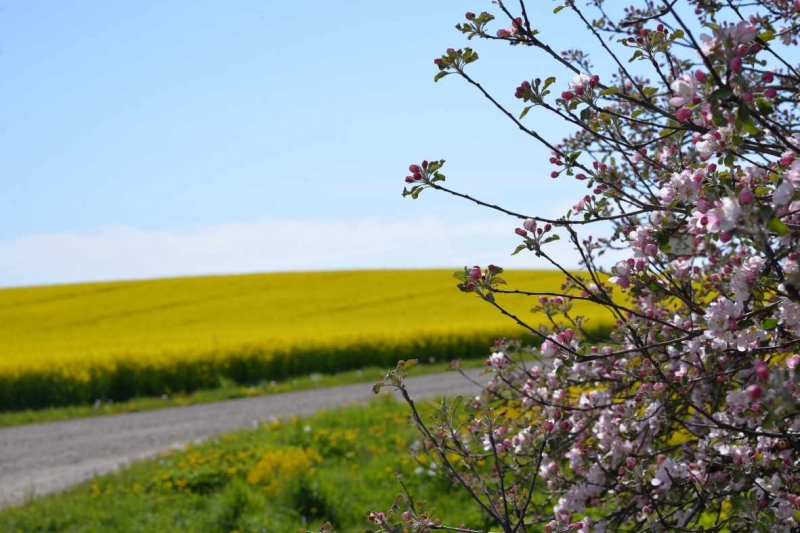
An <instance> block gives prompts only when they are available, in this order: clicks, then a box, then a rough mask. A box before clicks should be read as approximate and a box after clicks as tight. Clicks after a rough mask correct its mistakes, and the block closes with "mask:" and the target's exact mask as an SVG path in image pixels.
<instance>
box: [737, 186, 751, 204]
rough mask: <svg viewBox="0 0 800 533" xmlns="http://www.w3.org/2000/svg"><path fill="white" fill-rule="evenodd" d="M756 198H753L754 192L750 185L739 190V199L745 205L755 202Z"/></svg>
mask: <svg viewBox="0 0 800 533" xmlns="http://www.w3.org/2000/svg"><path fill="white" fill-rule="evenodd" d="M754 200H755V198H753V193H752V192H750V189H749V188H748V187H745V188H744V189H742V190H741V191H739V201H740V202H741V203H742V204H744V205H750V204H752V203H753V201H754Z"/></svg>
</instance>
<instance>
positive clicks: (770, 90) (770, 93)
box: [764, 87, 778, 98]
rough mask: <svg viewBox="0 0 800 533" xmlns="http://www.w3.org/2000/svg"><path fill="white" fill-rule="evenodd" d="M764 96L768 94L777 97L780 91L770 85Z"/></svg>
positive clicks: (769, 96)
mask: <svg viewBox="0 0 800 533" xmlns="http://www.w3.org/2000/svg"><path fill="white" fill-rule="evenodd" d="M764 96H766V97H767V98H775V97H776V96H778V91H776V90H775V89H773V88H772V87H770V88H769V89H767V90H766V91H764Z"/></svg>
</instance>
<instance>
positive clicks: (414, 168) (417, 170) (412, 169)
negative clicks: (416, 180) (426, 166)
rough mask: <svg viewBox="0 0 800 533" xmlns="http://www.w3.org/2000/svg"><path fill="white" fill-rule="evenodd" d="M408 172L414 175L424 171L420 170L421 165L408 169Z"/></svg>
mask: <svg viewBox="0 0 800 533" xmlns="http://www.w3.org/2000/svg"><path fill="white" fill-rule="evenodd" d="M408 170H410V171H411V173H412V174H419V173H420V172H422V169H421V168H419V165H411V166H409V167H408Z"/></svg>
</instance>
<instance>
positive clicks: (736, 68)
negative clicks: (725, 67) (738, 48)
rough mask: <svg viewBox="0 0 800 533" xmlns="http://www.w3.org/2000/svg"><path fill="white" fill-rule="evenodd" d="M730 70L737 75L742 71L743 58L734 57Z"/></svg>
mask: <svg viewBox="0 0 800 533" xmlns="http://www.w3.org/2000/svg"><path fill="white" fill-rule="evenodd" d="M730 69H731V70H732V71H733V72H736V73H737V74H738V73H739V72H741V71H742V58H741V57H734V58H733V59H731V63H730Z"/></svg>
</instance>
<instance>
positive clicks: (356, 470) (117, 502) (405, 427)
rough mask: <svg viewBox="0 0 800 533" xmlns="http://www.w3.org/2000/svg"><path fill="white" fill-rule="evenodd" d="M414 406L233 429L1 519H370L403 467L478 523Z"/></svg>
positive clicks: (51, 526)
mask: <svg viewBox="0 0 800 533" xmlns="http://www.w3.org/2000/svg"><path fill="white" fill-rule="evenodd" d="M407 414H408V412H407V409H406V408H405V407H404V406H403V405H401V404H399V403H398V402H395V401H394V400H392V399H388V398H384V399H379V400H376V401H374V402H371V403H370V404H369V405H367V406H366V407H361V406H355V407H348V408H343V409H337V410H335V411H330V412H327V413H322V414H319V415H317V416H313V417H310V418H306V419H300V420H297V419H295V420H290V421H283V422H274V423H272V424H267V425H265V426H263V427H261V428H259V429H257V430H248V431H243V432H240V433H236V434H231V435H225V436H222V437H220V438H219V439H218V440H216V441H214V442H209V443H206V444H202V445H199V446H192V447H190V448H187V449H184V450H181V451H173V452H171V453H169V454H168V455H165V456H162V457H159V458H157V459H155V460H150V461H144V462H141V463H137V464H134V465H133V466H132V467H130V468H129V469H127V470H125V471H123V472H121V473H117V474H113V475H109V476H104V477H100V478H97V479H95V480H94V481H92V482H89V483H86V484H83V485H81V486H79V487H76V488H74V489H72V490H71V491H69V492H67V493H64V494H59V495H54V496H49V497H45V498H42V499H40V500H36V501H34V502H32V503H29V504H28V505H25V506H22V507H18V508H12V509H7V510H5V511H3V512H0V531H25V532H34V531H59V532H134V531H136V532H139V531H182V532H201V531H202V532H225V533H229V532H231V531H238V532H240V533H245V532H260V531H270V532H297V531H300V530H303V529H304V528H308V529H311V530H315V528H316V527H318V526H319V525H321V524H322V523H324V522H325V521H328V520H329V521H331V522H332V523H334V524H335V525H336V527H337V530H338V531H341V532H345V531H363V530H365V529H367V527H368V525H369V523H368V522H366V521H365V512H366V511H367V510H368V509H373V510H380V509H386V508H388V507H389V506H390V505H391V504H392V502H393V501H394V498H395V496H396V495H397V494H398V493H399V492H400V491H401V490H400V486H399V485H398V483H397V482H396V481H395V475H396V474H398V473H401V474H402V475H403V480H404V482H405V483H406V484H407V485H408V486H409V487H410V488H411V490H412V491H413V492H414V493H415V494H417V495H419V496H420V497H422V498H423V499H426V500H427V501H428V504H429V507H434V508H436V509H437V516H440V517H443V518H450V519H452V521H455V520H458V521H459V522H464V523H466V524H468V525H471V526H473V527H476V528H480V526H481V525H482V519H481V518H480V517H479V516H478V515H476V514H475V513H474V511H472V507H473V506H471V505H469V504H467V501H466V500H465V498H464V493H463V492H462V491H458V490H457V489H455V488H454V487H452V486H451V485H450V484H449V483H448V482H446V481H444V480H443V479H440V478H438V477H432V476H430V475H429V473H428V470H429V468H428V466H429V464H428V463H426V462H425V461H426V460H425V458H424V457H423V458H422V460H423V464H417V463H414V462H412V460H411V459H410V456H409V454H408V453H407V449H408V447H409V445H411V443H412V442H413V441H414V440H415V439H416V438H417V433H416V430H415V429H414V428H412V427H410V426H409V424H408V423H407Z"/></svg>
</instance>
